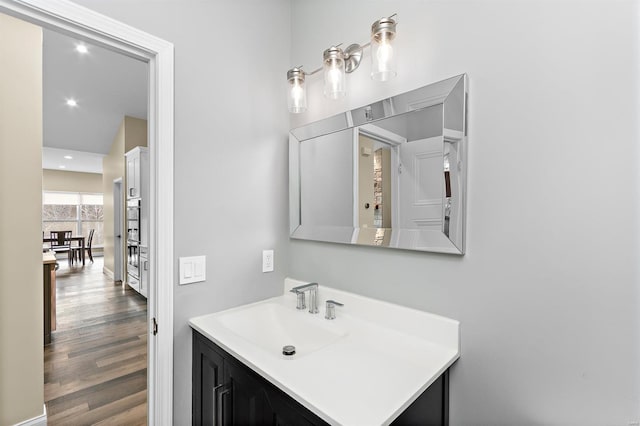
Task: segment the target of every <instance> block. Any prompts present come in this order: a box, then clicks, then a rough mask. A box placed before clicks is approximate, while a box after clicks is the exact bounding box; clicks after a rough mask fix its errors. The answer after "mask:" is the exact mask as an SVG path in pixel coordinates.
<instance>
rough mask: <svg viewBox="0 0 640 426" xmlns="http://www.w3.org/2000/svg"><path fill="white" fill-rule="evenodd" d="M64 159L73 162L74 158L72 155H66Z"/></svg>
mask: <svg viewBox="0 0 640 426" xmlns="http://www.w3.org/2000/svg"><path fill="white" fill-rule="evenodd" d="M64 159H65V160H73V157H72V156H70V155H65V156H64Z"/></svg>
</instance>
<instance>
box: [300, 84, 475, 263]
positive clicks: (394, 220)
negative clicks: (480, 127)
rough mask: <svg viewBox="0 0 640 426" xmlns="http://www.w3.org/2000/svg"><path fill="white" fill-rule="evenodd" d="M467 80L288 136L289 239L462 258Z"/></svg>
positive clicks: (431, 87) (375, 105) (381, 103)
mask: <svg viewBox="0 0 640 426" xmlns="http://www.w3.org/2000/svg"><path fill="white" fill-rule="evenodd" d="M466 101H467V77H466V75H460V76H456V77H453V78H449V79H447V80H444V81H440V82H438V83H434V84H431V85H428V86H425V87H422V88H420V89H416V90H413V91H411V92H407V93H404V94H401V95H398V96H394V97H391V98H388V99H384V100H381V101H379V102H375V103H372V104H370V105H367V106H364V107H362V108H357V109H354V110H352V111H347V112H345V113H343V114H338V115H336V116H333V117H330V118H327V119H324V120H320V121H317V122H314V123H310V124H308V125H305V126H303V127H300V128H297V129H294V130H292V131H291V132H290V135H289V185H290V191H289V203H290V231H291V237H292V238H297V239H303V240H315V241H327V242H333V243H344V244H359V245H369V246H380V247H390V248H399V249H406V250H420V251H432V252H441V253H453V254H464V250H465V237H464V232H465V216H466V207H465V192H466V168H467V166H466V141H467V128H466Z"/></svg>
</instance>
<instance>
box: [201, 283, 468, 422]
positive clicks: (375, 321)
mask: <svg viewBox="0 0 640 426" xmlns="http://www.w3.org/2000/svg"><path fill="white" fill-rule="evenodd" d="M304 284H306V283H303V282H300V281H296V280H291V279H287V280H286V281H285V285H284V290H285V291H284V294H283V295H282V296H278V297H274V298H271V299H267V300H264V301H260V302H257V303H253V304H249V305H244V306H240V307H237V308H233V309H229V310H227V311H223V312H217V313H214V314H209V315H204V316H201V317H197V318H193V319H191V320H190V321H189V324H190V325H191V327H192V328H193V370H192V371H193V382H192V383H193V395H192V402H193V409H192V414H193V417H192V422H193V424H194V425H210V424H215V425H227V424H229V425H230V424H282V425H324V424H332V425H386V424H398V425H399V424H425V425H429V424H437V425H446V424H448V369H449V367H450V366H451V365H452V364H453V363H454V362H455V361H456V359H457V358H458V357H459V323H458V322H457V321H454V320H451V319H449V318H444V317H441V316H438V315H433V314H430V313H427V312H422V311H417V310H414V309H410V308H406V307H402V306H398V305H394V304H390V303H386V302H381V301H378V300H373V299H369V298H366V297H362V296H359V295H355V294H351V293H347V292H343V291H340V290H336V289H333V288H329V287H324V286H319V287H317V299H316V300H317V304H318V308H319V309H318V310H319V312H318V313H317V314H311V313H309V309H310V307H311V306H310V304H307V305H305V308H304V309H297V305H298V306H299V303H298V302H299V299H298V300H297V296H296V294H294V293H292V292H290V290H291V289H292V288H294V287H298V286H300V285H304ZM328 300H329V301H331V300H333V301H337V302H340V303H342V304H343V305H344V306H339V305H337V306H335V308H334V309H335V319H325V314H326V313H327V312H326V306H327V301H328ZM307 301H308V299H307ZM327 316H329V317H331V315H327ZM289 345H293V346H295V353H294V354H293V355H284V354H283V347H284V346H289Z"/></svg>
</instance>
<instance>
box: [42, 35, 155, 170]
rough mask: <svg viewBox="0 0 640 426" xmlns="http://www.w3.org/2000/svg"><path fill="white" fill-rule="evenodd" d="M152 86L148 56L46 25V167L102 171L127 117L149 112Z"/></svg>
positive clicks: (44, 52) (44, 39) (44, 53)
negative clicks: (142, 57) (79, 47)
mask: <svg viewBox="0 0 640 426" xmlns="http://www.w3.org/2000/svg"><path fill="white" fill-rule="evenodd" d="M78 44H82V45H84V46H86V47H87V53H79V52H78V51H77V50H76V46H77V45H78ZM147 88H148V66H147V64H146V63H145V62H142V61H139V60H137V59H133V58H130V57H128V56H125V55H122V54H120V53H115V52H112V51H110V50H107V49H105V48H102V47H98V46H94V45H90V44H88V43H86V42H80V41H79V40H76V39H73V38H71V37H68V36H66V35H62V34H59V33H56V32H53V31H50V30H47V29H43V159H42V167H43V168H46V169H56V170H61V169H64V170H66V171H82V172H91V173H102V157H104V156H105V155H106V154H108V153H109V150H110V148H111V144H112V142H113V139H114V137H115V135H116V133H117V131H118V128H119V126H120V123H121V122H122V119H123V117H124V116H125V115H128V116H130V117H136V118H142V119H146V118H147ZM68 99H73V100H75V101H76V102H77V105H76V106H69V105H67V103H66V102H67V100H68ZM65 155H67V156H71V157H72V159H65V158H64V156H65ZM60 166H64V168H63V167H60Z"/></svg>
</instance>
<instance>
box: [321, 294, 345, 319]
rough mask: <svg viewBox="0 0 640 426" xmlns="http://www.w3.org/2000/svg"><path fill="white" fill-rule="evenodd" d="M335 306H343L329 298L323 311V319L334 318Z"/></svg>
mask: <svg viewBox="0 0 640 426" xmlns="http://www.w3.org/2000/svg"><path fill="white" fill-rule="evenodd" d="M336 306H344V304H343V303H340V302H336V301H335V300H331V299H329V300H327V307H326V309H325V311H324V317H325V319H328V320H332V319H336Z"/></svg>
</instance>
